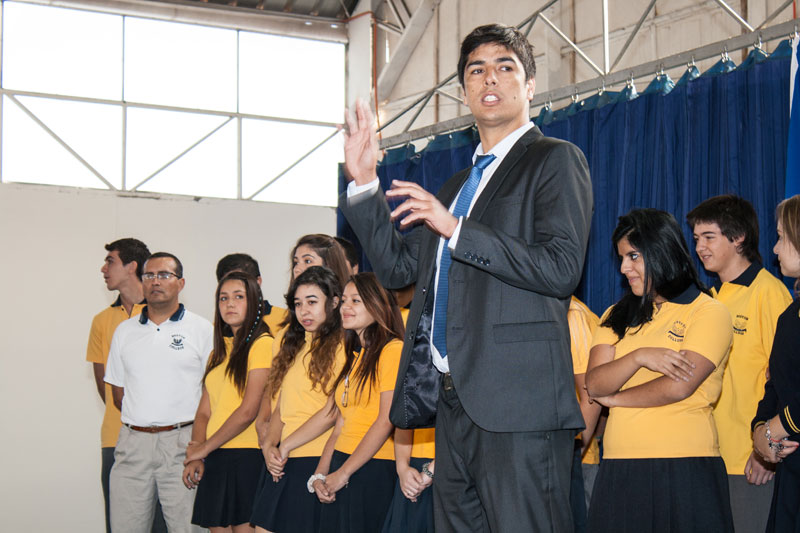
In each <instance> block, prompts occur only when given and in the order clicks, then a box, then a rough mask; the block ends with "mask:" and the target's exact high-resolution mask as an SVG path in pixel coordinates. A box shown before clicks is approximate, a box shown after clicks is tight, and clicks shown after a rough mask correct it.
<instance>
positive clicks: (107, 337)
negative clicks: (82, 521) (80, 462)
mask: <svg viewBox="0 0 800 533" xmlns="http://www.w3.org/2000/svg"><path fill="white" fill-rule="evenodd" d="M105 248H106V252H108V253H107V254H106V258H105V260H104V261H103V266H102V268H100V272H102V274H103V279H104V280H105V282H106V288H107V289H108V290H109V291H119V294H118V296H117V299H116V301H114V303H113V304H111V307H107V308H106V309H104V310H103V311H101V312H100V313H98V314H97V315H96V316H95V317H94V319H93V320H92V328H91V330H90V332H89V343H88V346H87V348H86V360H87V361H89V362H90V363H92V367H93V368H92V370H93V372H94V379H95V383H96V385H97V393H98V394H99V395H100V400H102V402H103V403H104V404H105V410H104V413H103V425H102V428H101V430H100V446H101V457H102V466H101V470H100V481H101V484H102V486H103V498H104V499H105V511H106V533H110V532H111V518H110V516H111V514H110V512H109V502H110V498H109V477H110V475H111V467H112V466H113V465H114V448H115V447H116V446H117V438H118V437H119V430H120V427H122V422H121V421H120V412H119V409H117V407H116V406H115V405H114V399H113V397H112V393H111V385H109V384H108V383H105V381H104V379H105V375H106V363H107V362H108V351H109V349H110V348H111V338H112V336H113V335H114V331H116V329H117V326H119V325H120V324H121V323H122V322H123V321H125V320H127V319H129V318H131V317H132V316H136V315H138V314H139V313H141V312H142V309H143V308H144V304H145V302H144V290H143V288H142V279H141V278H142V268H143V267H144V263H145V261H147V258H148V257H150V250H148V249H147V245H146V244H145V243H143V242H142V241H140V240H139V239H133V238H125V239H118V240H116V241H114V242H112V243H110V244H106V246H105ZM152 531H153V533H162V532H163V533H166V531H167V526H166V524H165V523H164V516H163V514H162V513H161V507H160V506H158V507H157V508H156V511H155V518H154V519H153V529H152Z"/></svg>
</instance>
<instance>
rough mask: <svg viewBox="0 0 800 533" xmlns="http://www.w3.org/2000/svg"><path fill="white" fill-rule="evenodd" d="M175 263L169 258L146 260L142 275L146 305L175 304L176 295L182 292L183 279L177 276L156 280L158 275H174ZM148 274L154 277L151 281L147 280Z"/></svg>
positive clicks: (176, 301) (176, 300)
mask: <svg viewBox="0 0 800 533" xmlns="http://www.w3.org/2000/svg"><path fill="white" fill-rule="evenodd" d="M176 266H177V265H175V261H173V260H172V258H171V257H156V258H154V259H148V260H147V262H146V263H145V264H144V272H143V274H142V284H143V286H144V297H145V299H147V303H148V304H165V305H170V304H177V303H178V293H180V292H181V291H182V290H183V285H184V283H185V280H184V279H182V278H181V279H178V277H177V276H174V275H173V276H170V277H169V279H158V274H159V273H162V272H169V273H171V274H175V270H176ZM149 274H153V275H155V276H154V277H153V279H147V277H148V275H149Z"/></svg>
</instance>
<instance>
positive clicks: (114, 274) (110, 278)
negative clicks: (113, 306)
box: [100, 250, 136, 291]
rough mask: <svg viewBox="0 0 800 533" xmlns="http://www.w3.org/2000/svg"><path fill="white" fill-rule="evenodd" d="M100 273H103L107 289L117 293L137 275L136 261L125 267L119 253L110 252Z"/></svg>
mask: <svg viewBox="0 0 800 533" xmlns="http://www.w3.org/2000/svg"><path fill="white" fill-rule="evenodd" d="M100 272H102V273H103V279H104V280H105V282H106V288H108V290H110V291H116V290H119V288H120V287H121V286H122V285H123V284H124V283H125V282H126V281H128V280H129V279H131V277H132V276H135V275H136V261H131V262H130V263H128V264H127V265H123V264H122V259H120V258H119V252H118V251H117V250H114V251H112V252H108V255H107V256H106V258H105V260H104V261H103V266H102V267H100Z"/></svg>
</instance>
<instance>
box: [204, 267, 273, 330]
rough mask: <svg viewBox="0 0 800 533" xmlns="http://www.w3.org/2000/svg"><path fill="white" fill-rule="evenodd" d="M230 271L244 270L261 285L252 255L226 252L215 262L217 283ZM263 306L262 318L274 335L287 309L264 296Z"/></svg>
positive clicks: (259, 274) (257, 268) (259, 273)
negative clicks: (226, 253)
mask: <svg viewBox="0 0 800 533" xmlns="http://www.w3.org/2000/svg"><path fill="white" fill-rule="evenodd" d="M231 272H246V273H247V274H250V275H251V276H253V277H254V278H256V281H257V282H258V286H259V287H261V269H259V267H258V261H256V260H255V259H253V257H252V256H250V255H248V254H244V253H235V254H228V255H226V256H225V257H223V258H222V259H220V260H219V262H218V263H217V283H219V282H220V281H222V278H224V277H225V276H227V275H228V274H230V273H231ZM263 307H264V310H263V320H264V322H266V324H267V326H269V330H270V332H271V333H272V334H273V335H274V334H275V333H276V332H277V331H278V330H279V329H280V324H281V323H282V322H283V321H284V320H286V314H287V311H286V309H284V308H282V307H278V306H275V305H272V304H271V303H270V302H269V301H268V300H267V299H266V298H264V306H263Z"/></svg>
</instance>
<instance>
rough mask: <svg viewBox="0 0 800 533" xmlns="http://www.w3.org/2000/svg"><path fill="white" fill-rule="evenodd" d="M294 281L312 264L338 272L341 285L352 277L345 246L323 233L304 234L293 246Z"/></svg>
mask: <svg viewBox="0 0 800 533" xmlns="http://www.w3.org/2000/svg"><path fill="white" fill-rule="evenodd" d="M290 259H291V264H292V281H294V279H295V278H296V277H297V276H299V275H300V274H302V273H303V272H305V270H306V269H307V268H309V267H312V266H324V267H327V268H329V269H330V270H331V271H333V273H334V274H336V277H337V279H338V280H339V284H340V286H341V287H344V286H345V284H346V283H347V280H348V279H350V267H349V266H348V264H347V256H346V255H345V252H344V248H342V245H340V244H339V243H338V242H336V239H334V238H333V237H331V236H330V235H325V234H323V233H312V234H310V235H303V236H302V237H300V238H299V239H298V240H297V244H295V245H294V248H292V253H291V256H290Z"/></svg>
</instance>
